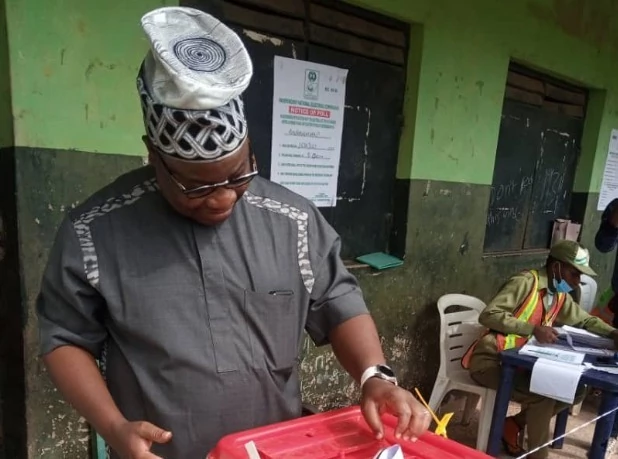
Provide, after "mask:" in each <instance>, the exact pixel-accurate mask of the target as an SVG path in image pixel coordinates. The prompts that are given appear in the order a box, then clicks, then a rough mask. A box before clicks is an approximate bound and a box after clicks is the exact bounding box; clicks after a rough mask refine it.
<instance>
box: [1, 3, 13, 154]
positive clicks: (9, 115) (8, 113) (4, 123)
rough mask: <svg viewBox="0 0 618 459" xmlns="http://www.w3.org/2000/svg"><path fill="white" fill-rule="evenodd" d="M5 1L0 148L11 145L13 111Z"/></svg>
mask: <svg viewBox="0 0 618 459" xmlns="http://www.w3.org/2000/svg"><path fill="white" fill-rule="evenodd" d="M4 3H5V0H0V148H2V147H8V146H12V145H13V111H12V108H11V78H10V73H9V43H8V36H7V33H6V14H5V12H6V9H5V4H4Z"/></svg>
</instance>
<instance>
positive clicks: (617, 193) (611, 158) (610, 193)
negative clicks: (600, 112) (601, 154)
mask: <svg viewBox="0 0 618 459" xmlns="http://www.w3.org/2000/svg"><path fill="white" fill-rule="evenodd" d="M616 198H618V129H612V135H611V137H610V139H609V151H608V152H607V160H606V161H605V171H604V172H603V182H602V183H601V193H600V194H599V204H598V205H597V210H605V208H606V207H607V205H608V204H609V203H610V202H612V200H613V199H616Z"/></svg>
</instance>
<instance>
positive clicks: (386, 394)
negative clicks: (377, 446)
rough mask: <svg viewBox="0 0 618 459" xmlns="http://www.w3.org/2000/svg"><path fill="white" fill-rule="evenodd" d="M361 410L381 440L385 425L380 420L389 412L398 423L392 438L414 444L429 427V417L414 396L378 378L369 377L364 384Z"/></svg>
mask: <svg viewBox="0 0 618 459" xmlns="http://www.w3.org/2000/svg"><path fill="white" fill-rule="evenodd" d="M361 408H362V411H363V416H365V421H367V424H369V427H371V429H373V431H374V432H375V433H376V437H377V438H378V439H379V440H380V439H382V438H383V437H384V426H383V425H382V419H381V417H380V415H381V414H383V413H390V414H392V415H393V416H396V417H397V418H398V420H399V422H398V423H397V427H396V428H395V437H396V438H402V437H403V439H404V440H412V441H416V440H417V439H418V437H420V436H421V435H422V434H423V433H425V432H426V431H427V429H428V428H429V424H430V423H431V416H430V414H429V412H428V411H427V409H426V408H425V407H424V406H423V405H422V404H421V402H419V401H418V400H417V399H416V398H415V397H414V395H412V394H411V393H410V392H408V391H407V390H404V389H402V388H401V387H398V386H395V385H394V384H392V383H390V382H388V381H384V380H382V379H379V378H371V379H369V380H367V382H366V383H365V384H364V385H363V394H362V399H361Z"/></svg>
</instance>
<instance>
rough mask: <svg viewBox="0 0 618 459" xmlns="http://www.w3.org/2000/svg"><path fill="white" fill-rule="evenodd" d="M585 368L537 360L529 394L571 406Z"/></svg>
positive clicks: (533, 369)
mask: <svg viewBox="0 0 618 459" xmlns="http://www.w3.org/2000/svg"><path fill="white" fill-rule="evenodd" d="M584 369H585V367H584V366H583V365H572V364H569V363H560V362H556V361H553V360H546V359H538V360H537V361H536V363H535V364H534V367H533V368H532V377H531V378H530V392H533V393H535V394H539V395H543V396H545V397H548V398H553V399H555V400H558V401H561V402H564V403H568V404H572V403H573V400H574V399H575V392H576V391H577V386H578V385H579V379H580V378H581V376H582V372H583V371H584Z"/></svg>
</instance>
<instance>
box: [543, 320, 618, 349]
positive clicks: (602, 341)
mask: <svg viewBox="0 0 618 459" xmlns="http://www.w3.org/2000/svg"><path fill="white" fill-rule="evenodd" d="M555 330H556V331H557V332H558V338H559V339H564V340H566V341H567V342H568V343H569V345H570V346H574V347H578V346H579V347H586V348H593V349H613V348H614V340H612V339H610V338H605V337H602V336H599V335H595V334H594V333H590V332H589V331H586V330H583V329H581V328H575V327H569V326H568V325H565V326H563V327H561V328H556V329H555Z"/></svg>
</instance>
